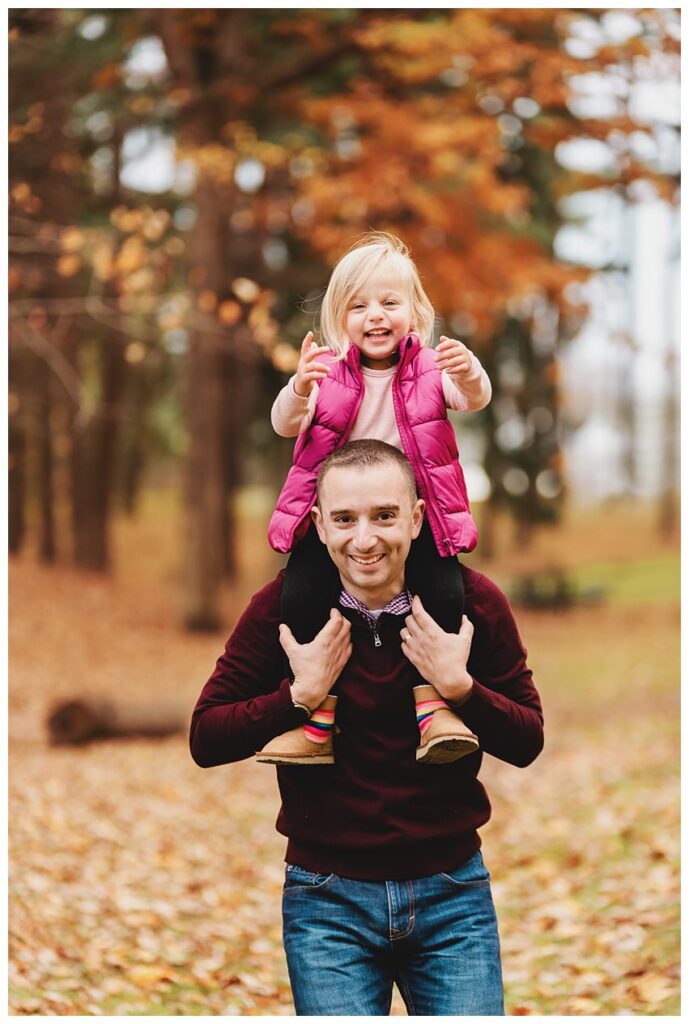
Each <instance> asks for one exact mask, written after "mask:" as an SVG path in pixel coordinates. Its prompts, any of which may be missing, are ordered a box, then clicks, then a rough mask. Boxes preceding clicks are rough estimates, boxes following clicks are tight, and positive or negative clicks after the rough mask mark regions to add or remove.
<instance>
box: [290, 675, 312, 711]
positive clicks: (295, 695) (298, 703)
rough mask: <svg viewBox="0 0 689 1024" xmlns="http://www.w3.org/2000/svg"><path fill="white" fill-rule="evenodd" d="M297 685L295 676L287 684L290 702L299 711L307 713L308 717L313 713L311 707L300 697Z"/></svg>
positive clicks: (297, 681)
mask: <svg viewBox="0 0 689 1024" xmlns="http://www.w3.org/2000/svg"><path fill="white" fill-rule="evenodd" d="M295 684H296V686H297V689H296V692H295ZM298 687H299V680H298V679H297V678H296V676H295V678H294V679H293V680H291V682H290V684H289V695H290V697H291V698H292V704H293V705H294V707H295V708H298V709H299V710H300V711H303V712H305V714H306V715H308V717H309V718H310V717H311V715H312V714H313V708H312V707H311V706H310V705H309V704H307V703H306V701H305V700H303V699H302V697H301V694H300V690H299V688H298Z"/></svg>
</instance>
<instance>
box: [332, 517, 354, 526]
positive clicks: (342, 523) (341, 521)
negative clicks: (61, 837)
mask: <svg viewBox="0 0 689 1024" xmlns="http://www.w3.org/2000/svg"><path fill="white" fill-rule="evenodd" d="M351 521H352V517H351V516H337V517H336V518H335V522H336V523H337V524H338V525H339V526H346V525H347V524H348V523H351Z"/></svg>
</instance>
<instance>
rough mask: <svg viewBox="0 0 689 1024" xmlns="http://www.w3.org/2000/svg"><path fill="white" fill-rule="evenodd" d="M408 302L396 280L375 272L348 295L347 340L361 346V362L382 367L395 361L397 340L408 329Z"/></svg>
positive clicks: (378, 367) (375, 368)
mask: <svg viewBox="0 0 689 1024" xmlns="http://www.w3.org/2000/svg"><path fill="white" fill-rule="evenodd" d="M411 316H412V312H411V302H410V301H409V296H408V295H407V294H406V292H405V290H404V288H403V287H402V286H401V284H400V281H399V279H398V278H397V277H395V275H393V274H391V273H390V272H389V271H388V272H387V273H386V272H384V271H379V272H378V273H377V274H373V275H372V276H371V277H369V279H368V281H366V283H365V284H364V285H362V286H361V287H360V288H359V290H358V291H357V292H356V293H355V294H354V295H352V297H351V298H350V300H349V302H348V303H347V311H346V320H345V325H346V328H347V334H348V335H349V340H350V341H351V342H352V343H353V344H354V345H356V346H357V348H359V349H361V362H362V364H363V365H364V366H369V367H371V369H374V370H386V369H387V368H388V367H390V366H392V365H393V364H394V363H395V362H396V360H397V349H398V347H399V343H400V341H401V340H402V338H404V336H405V335H406V334H409V331H410V330H411Z"/></svg>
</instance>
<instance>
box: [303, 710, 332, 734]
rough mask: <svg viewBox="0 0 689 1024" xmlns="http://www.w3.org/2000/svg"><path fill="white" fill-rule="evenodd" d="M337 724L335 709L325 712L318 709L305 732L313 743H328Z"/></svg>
mask: <svg viewBox="0 0 689 1024" xmlns="http://www.w3.org/2000/svg"><path fill="white" fill-rule="evenodd" d="M334 724H335V709H334V708H333V710H332V711H325V710H324V709H323V708H317V709H316V710H315V711H314V713H313V714H312V715H311V718H309V720H308V722H307V723H306V725H305V726H304V732H305V733H306V735H307V736H308V738H309V739H310V740H311V741H312V743H326V742H327V740H328V739H329V738H330V734H331V732H332V731H333V725H334Z"/></svg>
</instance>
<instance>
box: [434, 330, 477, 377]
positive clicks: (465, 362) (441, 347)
mask: <svg viewBox="0 0 689 1024" xmlns="http://www.w3.org/2000/svg"><path fill="white" fill-rule="evenodd" d="M435 358H436V361H437V363H438V369H439V370H447V372H448V373H451V374H452V375H453V377H463V376H465V374H467V373H469V371H470V370H471V352H470V351H469V349H468V348H467V347H466V345H463V344H462V342H461V341H457V340H456V339H455V338H446V337H445V335H444V334H443V335H441V337H440V342H439V344H438V346H437V348H436V350H435Z"/></svg>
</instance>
